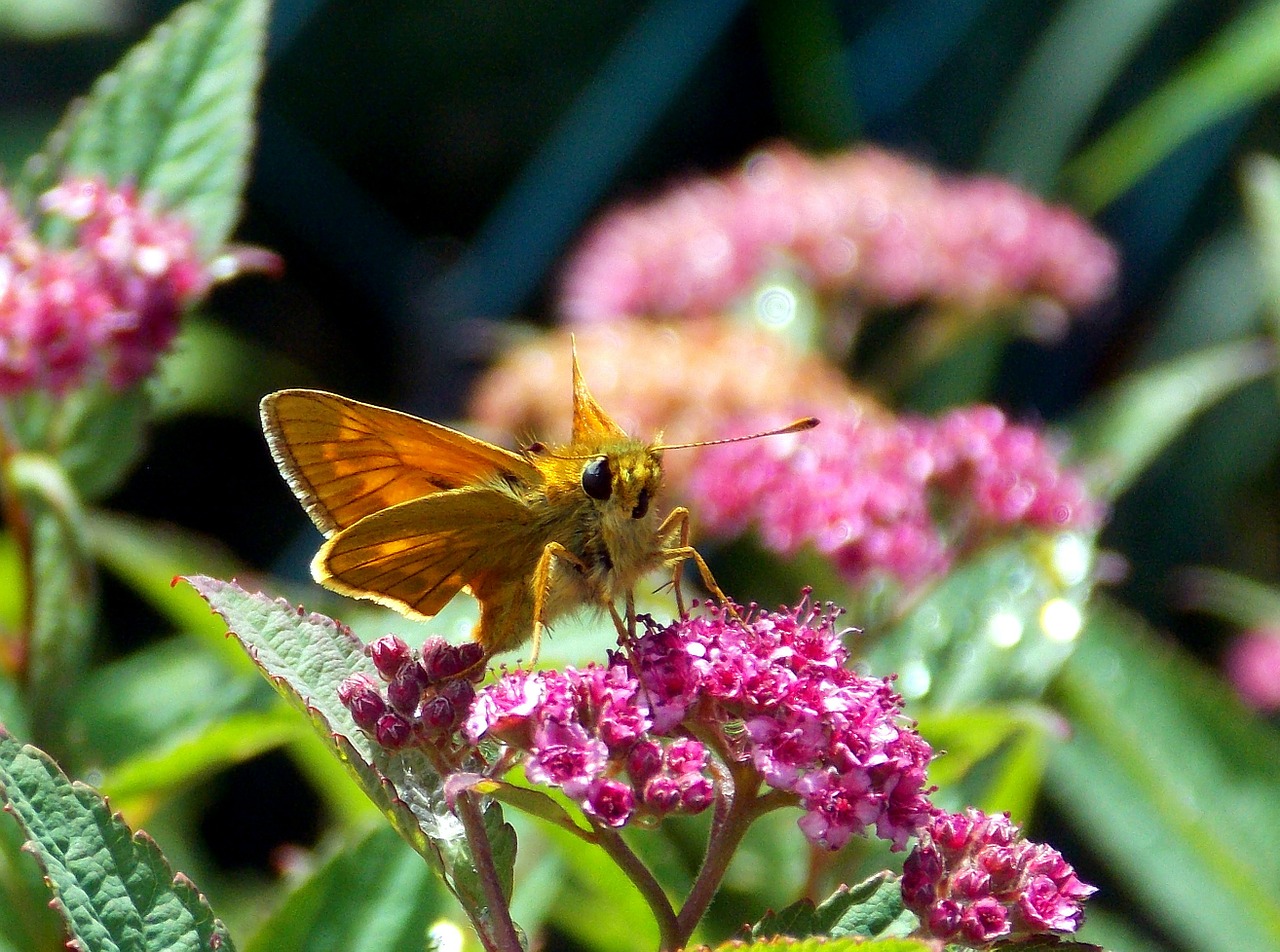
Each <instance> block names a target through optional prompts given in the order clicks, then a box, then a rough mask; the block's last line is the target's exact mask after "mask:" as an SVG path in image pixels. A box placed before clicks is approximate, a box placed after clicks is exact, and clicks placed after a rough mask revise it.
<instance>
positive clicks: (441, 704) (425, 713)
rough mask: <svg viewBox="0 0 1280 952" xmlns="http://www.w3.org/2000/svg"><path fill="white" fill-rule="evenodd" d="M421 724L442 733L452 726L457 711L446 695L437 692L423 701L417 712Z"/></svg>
mask: <svg viewBox="0 0 1280 952" xmlns="http://www.w3.org/2000/svg"><path fill="white" fill-rule="evenodd" d="M418 717H419V718H421V720H422V726H423V727H425V728H426V729H427V730H428V731H431V732H432V733H437V734H442V733H445V732H446V731H448V730H449V729H450V728H451V727H453V722H454V720H455V719H456V717H457V712H456V710H455V709H454V706H453V704H452V703H451V702H450V701H449V699H448V698H447V697H444V696H443V695H440V694H437V695H436V696H435V697H433V698H430V699H429V700H427V701H425V702H424V703H423V705H422V709H421V710H420V711H419V712H418Z"/></svg>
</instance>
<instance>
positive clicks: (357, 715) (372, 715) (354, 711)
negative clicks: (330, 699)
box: [343, 679, 387, 730]
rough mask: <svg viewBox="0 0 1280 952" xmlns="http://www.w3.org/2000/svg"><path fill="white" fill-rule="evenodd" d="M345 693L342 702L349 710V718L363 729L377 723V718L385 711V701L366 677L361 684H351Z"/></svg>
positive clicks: (367, 728)
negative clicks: (345, 697) (345, 696)
mask: <svg viewBox="0 0 1280 952" xmlns="http://www.w3.org/2000/svg"><path fill="white" fill-rule="evenodd" d="M348 680H353V679H348ZM343 683H344V684H345V683H346V682H343ZM346 694H347V700H345V701H344V702H343V703H344V704H345V705H346V707H347V710H349V711H350V712H351V719H352V720H353V721H355V722H356V724H357V725H359V726H360V727H363V728H364V729H365V730H370V729H372V728H373V726H374V725H375V724H376V723H378V718H380V717H382V715H383V714H385V713H386V712H387V702H386V701H385V700H384V699H383V697H382V695H381V694H380V693H379V692H378V689H377V688H375V687H374V686H373V684H371V683H370V682H369V681H368V680H367V679H366V680H364V681H363V683H361V684H357V685H352V686H351V687H350V689H349V690H348V691H347V692H346Z"/></svg>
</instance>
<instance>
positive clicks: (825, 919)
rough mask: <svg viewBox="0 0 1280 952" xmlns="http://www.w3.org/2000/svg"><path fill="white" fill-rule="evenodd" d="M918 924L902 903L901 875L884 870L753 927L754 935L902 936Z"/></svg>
mask: <svg viewBox="0 0 1280 952" xmlns="http://www.w3.org/2000/svg"><path fill="white" fill-rule="evenodd" d="M916 925H917V922H916V918H915V916H913V915H912V914H911V913H909V912H907V911H906V910H905V908H904V907H903V905H902V890H901V889H900V888H899V887H898V877H896V876H894V875H892V874H891V873H888V872H884V873H880V874H879V875H876V876H872V877H871V878H870V879H867V880H866V881H864V882H861V883H859V884H858V885H856V886H841V887H840V888H839V889H837V890H836V891H835V892H834V893H832V894H831V895H830V896H828V897H827V898H826V899H824V900H823V901H822V902H821V903H819V904H818V905H816V906H815V905H814V903H813V900H811V899H802V900H800V901H799V902H796V903H792V904H791V905H790V906H788V907H787V908H786V909H783V910H782V911H781V912H776V913H772V912H771V913H769V914H768V915H766V916H765V917H764V918H763V919H761V920H760V921H759V922H758V923H756V924H755V925H754V926H752V927H751V938H752V939H764V938H770V937H773V936H791V937H792V938H796V939H803V938H806V937H808V936H827V937H829V938H833V939H840V938H844V937H846V936H862V937H864V938H872V937H875V936H889V937H895V938H896V937H901V936H904V935H906V934H907V933H908V932H910V931H911V930H912V929H914V928H915V927H916Z"/></svg>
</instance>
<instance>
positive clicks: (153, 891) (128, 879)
mask: <svg viewBox="0 0 1280 952" xmlns="http://www.w3.org/2000/svg"><path fill="white" fill-rule="evenodd" d="M0 787H2V788H3V795H4V798H5V802H6V806H7V807H8V809H9V811H10V812H11V813H12V815H13V816H14V817H15V818H16V819H17V821H18V823H19V824H20V825H21V826H22V828H23V831H24V832H25V834H26V836H27V838H28V841H29V842H30V844H31V848H32V849H33V851H34V853H35V855H36V858H37V859H38V860H39V861H40V864H41V865H42V866H43V867H44V870H45V875H46V876H47V877H48V879H49V883H50V886H51V887H52V889H53V894H54V902H55V904H56V908H57V910H58V912H59V914H60V915H61V916H62V917H63V919H64V920H65V922H66V923H67V925H68V927H69V928H70V929H71V931H72V933H73V934H74V935H75V936H76V938H78V939H79V940H80V942H82V943H83V944H84V947H85V948H88V949H101V950H103V952H107V950H117V949H118V950H121V952H152V950H155V949H167V950H173V952H183V950H191V952H198V950H199V952H203V950H207V949H210V948H221V949H224V950H231V949H233V948H234V947H233V945H232V942H231V936H230V935H229V934H228V933H227V931H226V929H225V927H224V926H223V925H222V923H221V922H220V921H219V920H217V919H216V918H214V915H213V911H212V910H211V909H210V908H209V904H208V903H207V902H206V901H205V899H204V897H203V896H201V895H200V894H199V892H197V890H196V889H195V887H194V886H193V885H192V884H191V882H190V880H188V879H187V878H186V877H185V876H182V875H181V874H177V875H176V876H175V874H174V872H173V870H172V869H171V868H170V867H169V864H168V863H167V862H166V861H165V858H164V856H163V855H162V854H161V853H160V850H159V848H158V847H157V846H156V844H155V843H154V842H153V841H152V840H151V838H150V837H148V836H147V835H146V834H145V833H136V834H134V833H131V832H130V830H129V828H128V827H127V826H126V825H125V824H124V822H123V821H122V820H120V819H119V817H118V816H112V815H111V812H110V810H109V809H108V808H107V804H106V801H104V800H103V799H102V797H101V796H99V795H98V793H97V792H95V791H94V790H93V789H92V788H91V787H87V786H85V785H84V784H81V783H72V782H71V781H70V780H68V779H67V777H66V776H65V775H64V774H63V773H62V771H60V770H59V769H58V766H57V764H55V763H54V762H53V761H52V760H51V759H50V758H49V756H48V755H47V754H45V753H43V752H42V751H40V750H38V749H36V748H34V747H30V746H23V745H21V744H19V743H18V742H17V741H16V740H14V739H13V738H12V737H10V736H9V735H8V734H5V733H3V732H0Z"/></svg>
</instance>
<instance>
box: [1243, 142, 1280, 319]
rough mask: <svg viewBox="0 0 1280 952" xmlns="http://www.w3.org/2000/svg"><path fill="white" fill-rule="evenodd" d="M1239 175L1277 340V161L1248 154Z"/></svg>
mask: <svg viewBox="0 0 1280 952" xmlns="http://www.w3.org/2000/svg"><path fill="white" fill-rule="evenodd" d="M1240 179H1241V185H1242V186H1243V187H1242V191H1243V193H1244V200H1245V211H1247V212H1248V213H1249V222H1250V225H1251V226H1252V227H1251V229H1250V230H1251V231H1252V233H1253V240H1254V244H1255V246H1256V249H1257V256H1256V257H1257V263H1258V268H1259V269H1260V270H1261V272H1262V277H1263V286H1264V292H1265V298H1266V302H1267V308H1266V315H1267V319H1268V323H1269V325H1270V329H1271V337H1272V339H1273V340H1280V161H1277V160H1276V159H1275V158H1274V157H1273V156H1270V155H1254V156H1250V157H1249V159H1248V160H1246V162H1245V164H1244V169H1243V171H1242V174H1241V176H1240Z"/></svg>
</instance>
